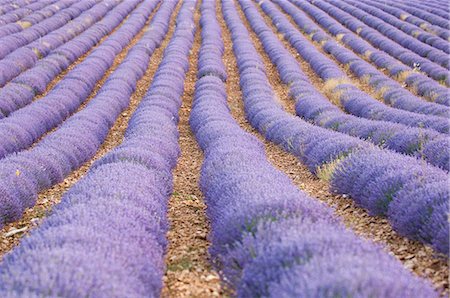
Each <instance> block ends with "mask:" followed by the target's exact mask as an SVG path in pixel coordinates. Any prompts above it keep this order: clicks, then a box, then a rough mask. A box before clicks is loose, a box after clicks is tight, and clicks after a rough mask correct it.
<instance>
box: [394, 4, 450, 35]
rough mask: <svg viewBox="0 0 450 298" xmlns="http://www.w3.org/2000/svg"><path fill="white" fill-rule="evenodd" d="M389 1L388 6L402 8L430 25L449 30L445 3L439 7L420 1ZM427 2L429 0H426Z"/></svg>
mask: <svg viewBox="0 0 450 298" xmlns="http://www.w3.org/2000/svg"><path fill="white" fill-rule="evenodd" d="M418 2H419V1H413V2H411V1H408V2H405V1H399V2H397V1H390V2H389V6H393V7H395V8H399V9H402V10H404V11H406V12H407V13H409V14H412V15H414V16H416V17H418V18H420V19H422V20H425V21H427V22H429V23H430V24H432V25H435V26H439V27H441V28H443V29H446V30H450V24H449V22H448V19H449V16H448V13H447V14H446V12H445V10H446V9H448V7H447V3H445V4H443V5H440V6H439V9H436V8H432V7H430V6H429V3H426V4H425V5H423V4H424V3H420V2H422V1H420V2H419V3H418ZM427 2H429V1H427Z"/></svg>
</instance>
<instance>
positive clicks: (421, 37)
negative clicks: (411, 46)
mask: <svg viewBox="0 0 450 298" xmlns="http://www.w3.org/2000/svg"><path fill="white" fill-rule="evenodd" d="M345 1H346V2H347V3H350V4H351V5H353V6H355V7H358V8H360V9H361V10H362V11H365V12H366V13H369V14H371V15H372V16H374V17H376V18H377V22H378V20H381V21H383V22H386V23H389V24H390V25H392V26H394V27H395V28H397V29H398V30H401V31H403V32H404V33H406V34H408V35H409V36H411V38H413V39H414V40H416V41H417V40H418V41H420V42H422V43H424V44H426V45H429V46H432V47H434V48H435V49H438V50H441V51H443V52H444V53H446V54H450V46H449V44H448V40H443V39H442V38H439V37H438V36H436V35H434V34H431V33H429V32H426V31H424V30H423V29H421V28H418V27H417V26H414V25H412V24H408V23H406V22H404V21H402V20H400V19H398V18H396V17H394V16H393V15H390V14H389V13H387V12H384V11H383V10H381V9H379V8H378V7H376V6H374V5H367V4H366V3H364V2H355V1H353V0H345ZM380 28H381V27H380ZM402 43H404V41H403V40H402ZM431 53H432V52H428V53H427V54H426V56H427V57H428V58H429V59H434V58H431V57H429V56H431V55H432V54H431Z"/></svg>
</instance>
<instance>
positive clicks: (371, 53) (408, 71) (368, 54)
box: [290, 0, 450, 106]
mask: <svg viewBox="0 0 450 298" xmlns="http://www.w3.org/2000/svg"><path fill="white" fill-rule="evenodd" d="M290 1H291V2H293V3H294V4H295V5H296V6H298V7H300V8H301V9H302V10H303V11H304V12H306V13H308V14H309V16H311V18H312V19H314V20H315V21H316V22H317V23H318V24H320V25H321V26H322V27H323V28H324V29H325V30H327V31H328V32H329V33H330V34H331V35H332V36H334V37H336V38H338V39H339V40H340V42H342V43H343V44H345V45H346V46H347V47H349V48H351V49H352V50H353V51H354V52H355V53H357V54H358V55H360V56H364V57H365V58H366V59H367V60H369V61H370V62H372V63H374V64H375V65H376V66H377V67H378V68H379V69H386V70H387V71H388V73H389V75H390V76H391V77H393V78H396V79H398V80H400V81H401V82H404V83H406V84H407V85H409V86H412V87H413V88H414V89H415V90H416V91H417V93H418V95H420V96H423V97H425V98H426V99H428V100H429V101H432V102H436V103H441V104H445V105H447V106H450V99H449V95H448V88H446V87H444V86H442V85H440V84H439V83H438V82H436V81H434V80H433V79H431V78H429V77H427V76H426V75H423V74H422V73H420V72H416V71H413V69H412V68H411V67H409V66H407V65H404V64H402V63H401V62H399V61H398V60H396V59H395V58H393V57H391V56H390V55H389V54H387V53H386V52H384V51H383V50H378V49H376V48H374V47H373V46H372V45H371V44H370V43H368V42H367V41H365V40H364V39H362V38H361V37H359V36H358V35H357V34H355V33H353V32H352V31H350V30H348V29H347V28H345V27H344V26H342V25H341V24H340V23H339V22H338V21H336V20H335V19H333V18H332V17H331V16H330V15H328V14H327V13H326V12H324V11H322V10H321V9H319V8H318V7H316V6H314V5H312V4H310V3H308V2H307V1H297V0H290ZM321 3H322V2H321ZM325 5H326V3H325ZM353 19H354V18H353ZM352 30H354V31H357V28H353V27H352ZM395 48H397V47H395ZM445 72H447V71H445Z"/></svg>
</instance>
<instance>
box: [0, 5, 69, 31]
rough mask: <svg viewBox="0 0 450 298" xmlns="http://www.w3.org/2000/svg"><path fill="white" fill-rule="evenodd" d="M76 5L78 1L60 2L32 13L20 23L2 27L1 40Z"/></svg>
mask: <svg viewBox="0 0 450 298" xmlns="http://www.w3.org/2000/svg"><path fill="white" fill-rule="evenodd" d="M74 3H76V1H67V0H58V1H57V2H55V3H53V4H51V5H48V6H46V7H43V8H42V9H40V10H38V11H35V12H33V13H31V14H30V15H28V16H26V17H24V18H23V19H22V20H20V21H18V22H15V23H12V24H7V25H5V26H1V27H0V38H2V37H5V36H7V35H10V34H13V33H17V32H20V31H23V30H25V29H27V28H29V27H30V26H33V25H35V24H37V23H39V22H42V21H43V20H45V19H47V18H50V17H51V16H53V15H54V14H55V13H58V12H60V11H61V10H63V9H65V8H68V7H70V6H71V5H73V4H74Z"/></svg>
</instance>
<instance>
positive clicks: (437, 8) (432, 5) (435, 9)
mask: <svg viewBox="0 0 450 298" xmlns="http://www.w3.org/2000/svg"><path fill="white" fill-rule="evenodd" d="M398 3H399V4H411V5H410V6H412V7H415V8H418V9H421V10H424V11H427V12H430V13H434V14H436V15H438V16H440V17H441V18H444V19H447V20H449V19H450V16H449V15H448V13H449V12H450V9H449V7H448V3H445V4H443V3H438V2H435V1H433V0H426V1H420V0H411V1H403V0H400V1H398Z"/></svg>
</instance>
